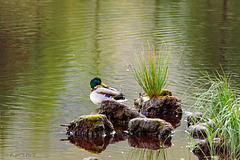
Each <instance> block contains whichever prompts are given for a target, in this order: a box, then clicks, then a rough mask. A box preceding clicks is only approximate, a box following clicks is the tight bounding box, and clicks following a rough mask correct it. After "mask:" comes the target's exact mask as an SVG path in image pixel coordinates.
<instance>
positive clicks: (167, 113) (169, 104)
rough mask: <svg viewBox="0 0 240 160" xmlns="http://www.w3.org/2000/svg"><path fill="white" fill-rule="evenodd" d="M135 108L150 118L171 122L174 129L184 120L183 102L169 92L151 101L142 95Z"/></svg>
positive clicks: (135, 102)
mask: <svg viewBox="0 0 240 160" xmlns="http://www.w3.org/2000/svg"><path fill="white" fill-rule="evenodd" d="M134 106H135V108H137V109H138V111H139V112H140V113H141V114H143V115H145V116H146V117H148V118H160V119H164V120H166V121H167V122H170V123H171V124H172V126H173V127H174V128H176V127H178V126H180V123H181V121H180V120H181V118H182V108H181V100H180V99H179V98H177V97H174V96H172V93H171V92H170V91H168V90H163V96H159V97H153V98H152V99H149V97H147V96H146V95H143V94H140V95H139V98H138V99H136V100H135V101H134Z"/></svg>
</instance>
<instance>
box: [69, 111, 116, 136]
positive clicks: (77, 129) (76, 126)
mask: <svg viewBox="0 0 240 160" xmlns="http://www.w3.org/2000/svg"><path fill="white" fill-rule="evenodd" d="M113 131H114V127H113V125H112V123H111V122H110V121H109V120H108V119H107V117H106V116H105V115H101V114H97V115H83V116H80V117H79V118H78V119H76V120H75V121H73V122H71V123H70V125H68V128H67V135H71V136H89V137H97V136H103V135H105V134H110V133H111V132H113Z"/></svg>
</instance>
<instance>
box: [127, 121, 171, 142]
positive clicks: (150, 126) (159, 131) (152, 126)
mask: <svg viewBox="0 0 240 160" xmlns="http://www.w3.org/2000/svg"><path fill="white" fill-rule="evenodd" d="M128 131H129V133H130V134H131V135H141V136H155V137H158V138H161V139H166V138H169V137H171V135H172V132H173V127H172V125H171V124H170V123H168V122H166V121H164V120H162V119H158V118H134V119H132V120H130V122H129V124H128Z"/></svg>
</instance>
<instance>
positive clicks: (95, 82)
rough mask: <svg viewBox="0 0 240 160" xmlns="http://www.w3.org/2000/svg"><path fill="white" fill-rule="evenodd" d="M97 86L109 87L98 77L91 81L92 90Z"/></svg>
mask: <svg viewBox="0 0 240 160" xmlns="http://www.w3.org/2000/svg"><path fill="white" fill-rule="evenodd" d="M97 85H101V86H103V87H107V86H106V85H105V84H103V83H102V80H101V79H100V78H98V77H95V78H93V79H92V80H91V81H90V86H91V88H94V87H96V86H97Z"/></svg>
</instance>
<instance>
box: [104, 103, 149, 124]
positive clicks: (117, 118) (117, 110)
mask: <svg viewBox="0 0 240 160" xmlns="http://www.w3.org/2000/svg"><path fill="white" fill-rule="evenodd" d="M99 113H100V114H104V115H106V116H107V118H108V119H109V120H110V121H111V122H112V123H117V124H128V122H129V121H130V120H131V119H133V118H137V117H139V118H145V116H144V115H142V114H141V113H139V112H138V111H137V110H136V109H135V108H132V107H129V106H126V105H124V104H122V103H119V102H117V101H113V100H105V101H103V102H102V104H101V106H100V110H99Z"/></svg>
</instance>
